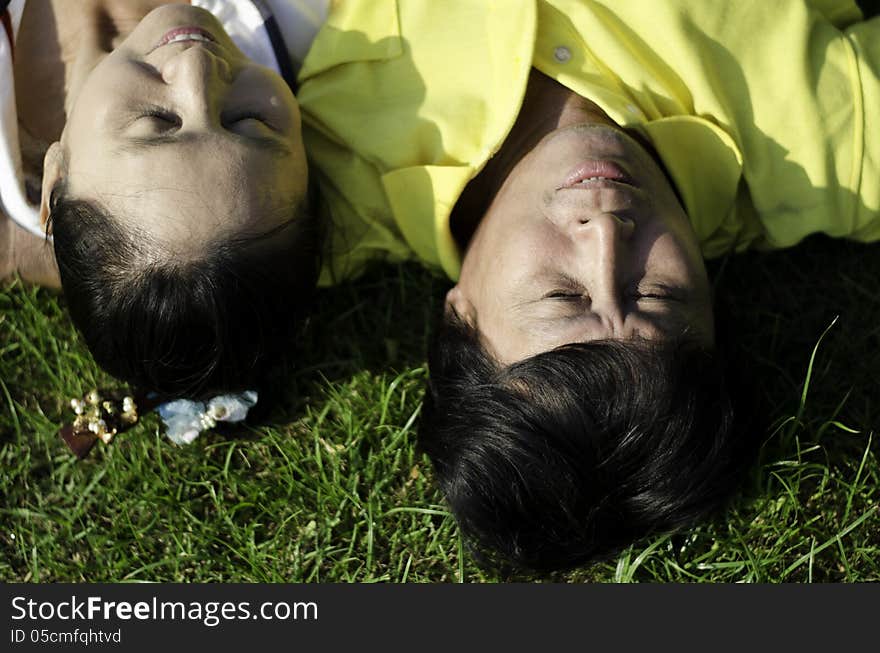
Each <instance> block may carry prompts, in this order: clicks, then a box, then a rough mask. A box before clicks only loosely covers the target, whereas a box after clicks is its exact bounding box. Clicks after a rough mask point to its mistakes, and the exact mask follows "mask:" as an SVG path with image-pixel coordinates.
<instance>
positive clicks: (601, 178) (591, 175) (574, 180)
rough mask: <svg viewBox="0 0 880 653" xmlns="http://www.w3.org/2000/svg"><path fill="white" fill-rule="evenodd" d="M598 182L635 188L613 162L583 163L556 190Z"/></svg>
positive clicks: (619, 167) (625, 174) (620, 168)
mask: <svg viewBox="0 0 880 653" xmlns="http://www.w3.org/2000/svg"><path fill="white" fill-rule="evenodd" d="M599 182H616V183H619V184H626V185H627V186H635V184H633V182H632V179H631V178H630V177H629V175H628V174H627V172H626V170H624V169H623V168H622V167H621V166H620V165H618V164H617V163H615V162H614V161H584V162H583V163H580V164H578V166H577V167H575V168H574V169H573V170H571V171H570V172H569V173H568V175H567V176H566V177H565V181H563V182H562V185H561V186H559V188H557V189H556V190H560V189H562V188H577V187H579V186H584V185H587V184H595V183H599Z"/></svg>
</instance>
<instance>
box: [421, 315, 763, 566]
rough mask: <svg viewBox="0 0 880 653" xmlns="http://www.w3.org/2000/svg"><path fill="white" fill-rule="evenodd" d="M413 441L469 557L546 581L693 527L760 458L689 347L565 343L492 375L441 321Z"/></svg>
mask: <svg viewBox="0 0 880 653" xmlns="http://www.w3.org/2000/svg"><path fill="white" fill-rule="evenodd" d="M429 367H430V379H429V381H428V384H427V391H426V394H425V403H424V408H423V413H422V419H421V425H420V428H419V445H420V447H421V449H422V450H423V451H425V452H426V453H427V454H428V456H429V457H430V459H431V461H432V463H433V466H434V470H435V473H436V477H437V479H438V482H439V485H440V487H441V489H442V491H443V493H444V494H445V496H446V500H447V502H448V503H449V505H450V507H451V509H452V512H453V514H454V516H455V518H456V520H457V522H458V525H459V527H460V529H461V531H462V533H463V535H464V537H465V538H466V540H467V541H468V542H469V544H470V545H471V547H472V548H473V549H474V553H475V554H476V555H477V558H478V560H481V561H482V562H483V563H484V564H487V565H489V566H494V567H505V566H512V567H514V568H516V569H518V570H527V571H539V572H547V571H552V570H564V569H569V568H573V567H576V566H580V565H583V564H586V563H588V562H592V561H596V560H599V559H603V558H607V557H610V556H612V555H614V554H616V553H618V552H619V551H620V550H622V549H624V548H626V547H627V546H629V545H630V544H633V543H634V542H636V541H638V540H640V539H642V538H643V537H646V536H650V535H655V534H661V533H668V532H673V531H676V530H678V529H681V528H683V527H685V526H689V525H692V524H693V523H694V522H696V521H697V520H699V519H701V518H704V517H706V516H707V515H709V514H710V513H712V512H713V511H715V510H716V509H718V508H719V507H721V506H722V504H724V503H725V501H726V500H727V499H728V498H729V497H730V495H732V494H733V492H734V490H735V489H736V487H737V485H738V483H739V481H740V480H741V476H742V474H743V472H744V471H745V470H746V468H747V467H748V465H749V463H750V462H751V461H752V458H753V456H754V455H755V454H756V452H757V443H756V439H755V438H754V435H753V433H752V432H751V431H750V430H749V428H748V426H747V425H746V424H745V423H744V422H743V421H741V419H740V417H741V416H742V413H740V412H738V411H737V401H738V399H737V398H738V397H739V396H740V393H739V392H738V391H737V390H736V389H735V388H732V387H730V386H731V379H732V378H735V375H731V374H729V373H728V372H729V370H727V369H726V368H725V366H724V363H723V362H722V361H721V360H720V359H719V357H718V356H716V355H715V354H713V353H712V352H711V351H707V349H706V348H705V347H704V346H701V345H699V344H697V343H694V342H689V341H686V340H679V341H672V342H668V341H667V342H650V341H646V340H629V341H621V340H603V341H592V342H585V343H576V344H569V345H565V346H562V347H559V348H557V349H553V350H551V351H547V352H544V353H541V354H538V355H536V356H533V357H531V358H528V359H525V360H523V361H520V362H517V363H514V364H512V365H509V366H502V365H499V364H498V363H497V362H496V361H495V360H494V359H493V358H492V356H491V355H490V354H489V352H488V351H487V350H486V348H485V347H484V346H483V344H482V343H481V341H480V336H479V332H478V331H477V329H476V328H474V327H472V326H470V325H469V324H467V323H466V322H465V321H464V320H462V319H461V318H459V317H458V316H457V315H456V314H455V313H454V312H452V311H447V312H446V313H445V315H444V317H443V319H442V320H441V323H440V325H439V327H438V328H437V330H436V331H435V335H434V340H433V342H432V344H431V347H430V351H429Z"/></svg>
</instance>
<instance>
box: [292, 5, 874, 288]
mask: <svg viewBox="0 0 880 653" xmlns="http://www.w3.org/2000/svg"><path fill="white" fill-rule="evenodd" d="M861 19H862V16H861V13H860V12H859V10H858V8H857V7H856V5H855V4H854V2H852V0H839V1H838V0H811V1H810V2H805V1H804V0H791V1H781V0H780V1H774V2H767V1H766V0H753V1H751V2H749V1H744V0H737V2H727V1H722V0H717V1H709V0H663V1H661V0H654V1H650V2H649V1H648V0H629V1H626V0H607V1H606V2H594V1H591V0H537V1H535V0H494V1H493V0H479V1H478V0H443V1H442V2H440V1H438V0H371V1H370V2H358V1H350V2H344V1H343V2H340V3H337V5H336V7H335V8H334V11H333V12H332V13H331V15H330V17H329V20H328V22H327V24H326V25H325V26H324V28H323V29H322V30H321V32H319V34H318V36H317V38H316V39H315V42H314V44H313V46H312V49H311V50H310V52H309V54H308V56H307V57H306V60H305V62H304V65H303V68H302V70H301V72H300V82H301V86H300V90H299V93H298V97H299V101H300V104H301V106H302V109H303V120H304V138H305V143H306V148H307V151H308V152H309V155H310V157H311V160H312V164H313V167H312V169H313V174H314V175H316V176H317V180H318V185H319V190H320V194H321V197H322V202H323V208H322V211H323V217H324V218H325V219H327V220H328V221H330V224H331V225H332V229H331V232H332V235H331V238H330V245H329V247H330V251H329V254H328V257H327V262H326V265H325V270H324V274H323V275H322V283H325V284H326V283H331V282H333V281H336V280H339V279H341V278H346V277H351V276H354V275H356V274H358V273H359V272H360V271H361V270H362V269H363V266H364V264H365V263H367V262H368V261H371V260H375V259H384V260H389V261H403V260H407V259H413V258H415V259H418V260H420V261H422V262H423V263H425V264H426V265H428V266H430V267H435V268H442V269H443V271H445V272H446V274H447V275H448V276H449V277H450V278H452V279H456V278H457V276H458V272H459V267H460V261H461V252H460V251H459V249H458V247H457V246H456V244H455V242H454V240H453V238H452V235H451V232H450V229H449V215H450V212H451V211H452V208H453V206H454V205H455V203H456V201H457V199H458V197H459V195H460V194H461V192H462V190H463V189H464V187H465V185H466V184H467V183H468V182H469V181H470V180H471V179H473V178H474V176H476V175H477V173H479V171H480V170H481V169H482V168H483V166H484V165H485V163H486V161H487V160H488V159H489V158H490V157H491V156H492V155H493V154H494V153H495V152H496V151H497V150H498V149H499V148H500V146H501V144H502V143H503V142H504V139H505V137H506V136H507V134H508V132H509V131H510V129H511V127H512V126H513V123H514V121H515V119H516V116H517V114H518V113H519V110H520V106H521V104H522V100H523V97H524V94H525V89H526V83H527V81H528V75H529V71H530V69H531V68H532V67H533V66H534V67H535V68H537V69H538V70H540V71H541V72H543V73H544V74H546V75H548V76H549V77H551V78H553V79H555V80H556V81H558V82H559V83H561V84H563V85H565V86H567V87H568V88H569V89H571V90H573V91H574V92H576V93H578V94H579V95H581V96H583V97H585V98H589V99H590V100H592V101H594V102H596V103H597V104H598V105H599V106H600V107H602V109H603V110H604V111H605V112H606V113H607V114H608V115H609V116H610V117H611V118H612V119H614V120H615V121H616V122H617V123H619V124H620V125H622V126H624V127H627V128H633V129H637V130H639V131H640V132H641V133H642V134H643V135H644V136H646V137H647V138H648V139H649V140H650V141H651V142H652V143H653V145H654V147H655V148H656V150H657V152H658V154H659V156H660V157H661V158H662V160H663V162H664V164H665V165H666V167H667V169H668V170H669V172H670V175H671V176H672V178H673V179H674V181H675V184H676V186H677V187H678V190H679V192H680V193H681V195H682V197H683V199H684V203H685V208H686V210H687V212H688V215H689V217H690V219H691V222H692V224H693V226H694V229H695V230H696V233H697V235H698V237H699V240H700V243H701V246H702V249H703V253H704V254H705V255H706V256H707V257H712V256H718V255H721V254H723V253H725V252H727V251H730V250H731V249H737V250H740V249H744V248H746V247H748V246H755V247H763V248H774V247H786V246H789V245H793V244H795V243H797V242H798V241H799V240H801V239H802V238H804V237H805V236H807V235H808V234H811V233H815V232H824V233H827V234H829V235H831V236H847V237H850V238H855V239H858V240H874V239H878V238H880V218H878V210H880V169H878V168H880V82H878V69H880V19H877V20H873V21H867V22H860V21H861ZM866 107H867V108H871V110H870V111H866Z"/></svg>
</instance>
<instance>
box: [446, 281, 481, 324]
mask: <svg viewBox="0 0 880 653" xmlns="http://www.w3.org/2000/svg"><path fill="white" fill-rule="evenodd" d="M446 310H447V311H449V310H452V311H455V313H456V314H457V315H458V316H459V317H460V318H461V319H462V320H464V321H465V322H466V323H467V324H468V325H470V326H472V327H475V326H476V324H477V310H476V308H475V307H474V305H473V303H472V302H471V300H470V299H468V298H467V296H466V295H465V294H464V291H463V290H462V289H461V286H458V285H456V286H453V287H452V288H451V289H450V290H449V292H448V293H446Z"/></svg>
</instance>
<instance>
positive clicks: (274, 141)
mask: <svg viewBox="0 0 880 653" xmlns="http://www.w3.org/2000/svg"><path fill="white" fill-rule="evenodd" d="M229 136H230V137H232V138H234V139H236V140H239V141H241V142H244V143H252V144H254V145H256V146H257V147H259V148H260V149H262V150H264V151H266V152H268V153H270V154H272V155H274V156H275V157H277V158H283V157H287V156H289V155H290V153H291V150H290V147H289V146H288V145H287V143H285V142H284V141H282V140H281V139H279V138H275V137H272V136H241V135H240V134H233V133H230V134H229ZM197 138H198V135H196V134H184V135H182V136H179V135H177V134H159V135H157V136H131V137H126V138H124V139H122V141H121V142H120V143H119V145H118V146H117V147H116V148H115V151H116V153H118V154H141V153H143V152H144V151H145V150H149V149H153V148H156V147H161V146H162V145H186V144H188V143H192V142H194V141H195V140H196V139H197Z"/></svg>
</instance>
